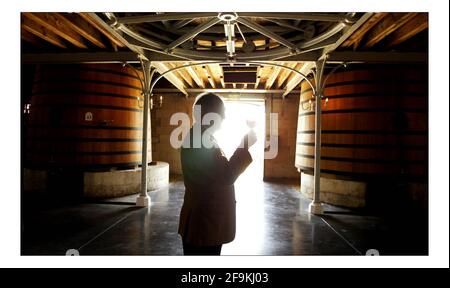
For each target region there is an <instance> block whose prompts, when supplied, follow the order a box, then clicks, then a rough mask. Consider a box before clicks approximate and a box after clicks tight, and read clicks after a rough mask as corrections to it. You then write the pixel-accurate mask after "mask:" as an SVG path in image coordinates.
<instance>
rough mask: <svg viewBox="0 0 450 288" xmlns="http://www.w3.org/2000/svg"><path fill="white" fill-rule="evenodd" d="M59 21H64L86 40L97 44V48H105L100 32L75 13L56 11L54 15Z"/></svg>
mask: <svg viewBox="0 0 450 288" xmlns="http://www.w3.org/2000/svg"><path fill="white" fill-rule="evenodd" d="M55 16H56V17H57V18H58V19H59V20H60V21H61V22H63V23H65V24H66V25H67V26H69V27H70V28H71V29H73V30H74V31H75V32H77V33H79V34H80V35H81V36H82V37H84V38H85V39H86V40H88V41H89V42H91V43H92V44H94V45H95V46H97V47H98V48H102V49H105V48H106V45H105V44H104V43H103V41H102V34H101V33H100V32H99V31H98V30H96V29H95V28H94V27H93V26H91V25H90V24H89V23H88V22H86V21H85V20H84V19H83V18H81V17H80V16H79V15H78V14H76V13H70V14H69V13H64V14H62V13H57V14H56V15H55Z"/></svg>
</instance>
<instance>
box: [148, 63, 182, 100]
mask: <svg viewBox="0 0 450 288" xmlns="http://www.w3.org/2000/svg"><path fill="white" fill-rule="evenodd" d="M152 65H153V67H155V68H156V70H157V71H158V73H159V74H162V73H164V72H166V71H168V70H170V67H169V66H168V65H167V64H166V63H163V62H156V61H155V62H152ZM164 77H165V78H166V79H167V80H168V81H169V82H170V83H172V84H173V86H175V87H176V88H177V89H178V90H180V91H181V92H182V93H183V94H184V95H188V93H187V92H186V89H185V87H184V83H183V80H181V79H179V78H178V77H177V76H175V74H174V73H167V74H166V75H164Z"/></svg>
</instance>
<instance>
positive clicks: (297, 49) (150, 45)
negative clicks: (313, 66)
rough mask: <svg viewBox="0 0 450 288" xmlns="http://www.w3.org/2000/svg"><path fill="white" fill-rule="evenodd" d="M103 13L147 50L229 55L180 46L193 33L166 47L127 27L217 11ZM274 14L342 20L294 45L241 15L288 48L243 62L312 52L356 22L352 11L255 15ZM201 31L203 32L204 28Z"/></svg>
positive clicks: (257, 54) (246, 57) (209, 56)
mask: <svg viewBox="0 0 450 288" xmlns="http://www.w3.org/2000/svg"><path fill="white" fill-rule="evenodd" d="M104 14H105V15H106V16H107V18H108V19H109V20H110V26H112V27H113V28H115V29H117V30H120V31H122V32H123V33H124V34H126V35H128V36H129V37H131V38H133V39H135V40H137V41H138V42H141V43H142V44H145V45H147V46H142V45H141V46H140V45H139V44H136V45H135V46H136V47H140V48H144V49H147V50H151V51H155V52H159V53H164V54H167V55H172V56H177V57H181V58H184V59H187V60H194V59H195V60H199V59H204V60H206V59H210V60H226V54H225V53H221V52H210V51H192V50H188V49H182V48H177V46H178V45H180V44H181V43H182V42H184V41H186V39H187V38H189V37H188V36H191V35H193V34H192V33H189V35H183V36H181V37H180V38H178V39H177V40H175V41H173V42H172V43H171V44H169V46H167V45H165V44H163V43H160V42H159V41H155V40H152V39H148V38H146V37H144V36H142V35H140V34H139V33H137V32H135V31H133V29H131V28H129V27H127V26H126V24H132V23H141V22H148V21H150V22H153V21H164V20H168V19H169V20H183V19H189V17H194V18H195V17H197V18H198V17H202V18H211V17H214V16H217V13H170V14H158V15H144V16H131V17H122V18H117V17H116V16H115V15H114V13H104ZM239 15H241V16H243V17H249V16H251V15H253V14H252V13H239ZM256 15H258V16H256ZM274 16H277V17H279V18H280V19H281V18H283V19H291V18H292V17H296V18H295V19H300V18H303V19H308V17H313V18H315V19H320V21H340V23H337V24H336V25H334V26H333V27H332V28H331V29H329V30H328V31H326V32H324V33H322V34H321V35H318V36H316V37H315V38H313V39H310V40H307V41H304V42H302V43H297V44H293V43H291V42H290V41H289V40H286V39H284V38H283V37H281V36H279V35H278V34H276V33H273V32H272V31H270V30H268V29H266V28H264V27H262V26H261V25H258V24H256V23H253V22H251V21H249V20H246V19H244V18H241V20H239V18H238V21H240V22H242V21H244V22H245V23H242V24H244V25H247V24H248V25H250V26H252V27H253V26H254V27H253V28H252V29H254V28H256V31H258V32H260V33H261V34H263V35H266V36H268V37H270V38H273V39H275V40H276V41H277V42H279V43H281V44H282V45H284V46H286V47H279V48H275V49H271V50H269V51H255V52H252V53H242V54H240V55H239V56H238V58H239V59H240V60H243V61H250V60H262V59H264V60H276V59H280V58H284V57H289V56H294V55H299V54H302V53H305V52H308V51H311V49H312V47H313V46H315V45H318V44H320V43H322V42H324V41H325V40H327V39H329V38H330V37H333V36H334V35H337V34H338V33H340V32H341V31H342V30H343V29H344V28H345V27H346V25H347V24H348V23H353V22H354V21H353V20H354V13H349V14H347V15H326V14H324V15H321V14H308V13H298V15H297V14H295V15H294V14H292V13H291V14H290V13H262V14H261V13H256V14H255V16H254V17H263V18H264V17H266V18H271V17H272V18H273V17H274ZM286 17H287V18H286ZM305 17H306V18H305ZM211 23H212V22H211ZM215 24H217V23H215ZM205 25H206V24H205ZM213 25H214V24H213ZM213 25H212V26H213ZM255 25H256V26H255ZM200 26H201V27H200ZM200 26H199V28H201V29H203V28H204V27H203V24H202V25H200ZM206 26H208V25H206ZM260 26H261V27H260ZM201 29H200V30H201ZM261 29H262V30H261ZM198 33H201V31H200V32H198ZM198 33H197V34H198ZM194 34H195V33H194ZM194 36H195V35H194ZM187 40H188V39H187ZM319 48H323V47H318V48H314V49H319ZM307 49H309V50H307Z"/></svg>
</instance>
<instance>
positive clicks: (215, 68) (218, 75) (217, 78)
mask: <svg viewBox="0 0 450 288" xmlns="http://www.w3.org/2000/svg"><path fill="white" fill-rule="evenodd" d="M208 67H209V72H210V73H211V76H212V77H213V79H214V82H215V83H219V84H218V86H220V85H222V88H225V86H224V85H223V84H225V82H224V81H225V79H224V78H223V76H224V75H223V70H222V67H221V66H220V65H219V64H211V65H208ZM222 82H223V83H222Z"/></svg>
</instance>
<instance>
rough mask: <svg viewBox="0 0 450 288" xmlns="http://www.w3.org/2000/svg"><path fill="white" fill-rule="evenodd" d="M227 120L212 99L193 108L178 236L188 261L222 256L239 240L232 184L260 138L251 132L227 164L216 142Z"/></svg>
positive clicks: (207, 97) (216, 100)
mask: <svg viewBox="0 0 450 288" xmlns="http://www.w3.org/2000/svg"><path fill="white" fill-rule="evenodd" d="M197 109H201V111H198V110H197ZM199 116H200V117H199ZM224 117H225V106H224V103H223V101H222V99H221V98H220V97H218V96H217V95H215V94H213V93H207V94H203V95H200V96H199V97H198V98H197V100H196V102H195V103H194V118H195V122H194V125H193V126H192V127H191V129H190V130H189V133H188V134H187V136H186V137H185V139H184V141H183V147H182V148H181V166H182V170H183V177H184V185H185V187H186V191H185V196H184V203H183V207H182V209H181V214H180V224H179V228H178V233H179V234H180V235H181V237H182V239H183V250H184V254H185V255H220V251H221V249H222V244H224V243H228V242H231V241H233V240H234V237H235V234H236V200H235V193H234V182H235V181H236V179H237V178H238V176H239V175H240V174H241V173H242V172H244V170H245V169H246V168H247V167H248V165H250V163H251V162H252V157H251V155H250V153H249V151H248V148H249V147H250V146H252V145H253V144H254V143H255V142H256V136H255V134H254V132H253V131H250V132H249V133H248V134H247V135H246V136H245V137H244V139H242V142H241V145H240V146H239V148H237V149H236V151H235V152H234V154H233V156H231V158H230V160H228V159H227V158H226V157H225V156H224V154H223V152H222V150H221V149H220V148H219V147H218V145H217V142H216V140H215V139H214V137H213V133H214V132H215V131H216V130H218V129H219V128H220V125H221V122H222V121H223V119H224ZM198 118H200V119H198ZM211 119H212V121H211V123H210V120H211Z"/></svg>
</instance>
